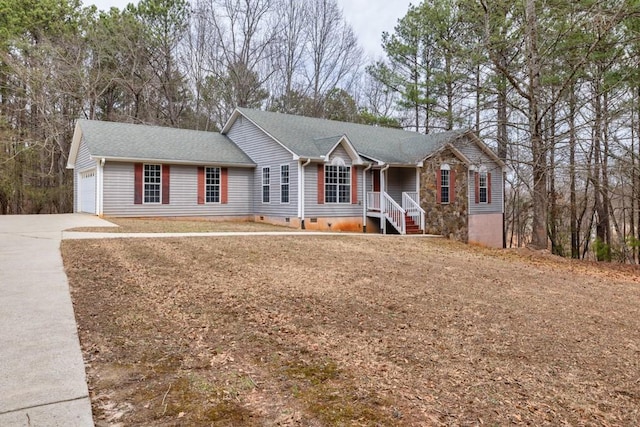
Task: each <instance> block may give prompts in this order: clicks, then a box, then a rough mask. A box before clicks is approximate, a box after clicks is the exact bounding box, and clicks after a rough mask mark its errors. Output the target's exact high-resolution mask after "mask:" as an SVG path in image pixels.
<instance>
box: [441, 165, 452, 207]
mask: <svg viewBox="0 0 640 427" xmlns="http://www.w3.org/2000/svg"><path fill="white" fill-rule="evenodd" d="M442 171H447V185H443V184H442ZM443 188H447V201H446V202H445V201H444V200H442V189H443ZM438 191H440V204H441V205H448V204H451V166H449V164H448V163H443V164H442V165H440V188H439V189H438Z"/></svg>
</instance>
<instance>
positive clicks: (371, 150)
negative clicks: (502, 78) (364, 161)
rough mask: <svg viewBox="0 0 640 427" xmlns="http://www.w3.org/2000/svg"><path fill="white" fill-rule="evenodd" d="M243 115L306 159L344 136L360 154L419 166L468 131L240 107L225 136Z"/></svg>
mask: <svg viewBox="0 0 640 427" xmlns="http://www.w3.org/2000/svg"><path fill="white" fill-rule="evenodd" d="M240 115H242V116H244V117H246V118H247V119H249V120H250V121H251V122H253V123H254V124H255V125H256V126H258V127H259V128H260V129H262V130H263V131H264V132H266V133H267V134H269V135H270V136H271V137H272V138H274V139H275V140H276V141H278V142H279V143H280V144H282V145H283V146H284V147H285V148H287V149H288V150H289V151H291V152H292V153H294V154H295V155H297V156H299V157H302V158H321V157H322V156H325V155H327V154H328V150H329V149H331V148H332V147H333V144H334V143H335V142H336V141H338V140H339V139H340V138H341V137H342V136H346V137H347V139H348V140H349V142H351V144H352V145H353V146H354V148H355V149H356V151H357V152H358V154H359V155H361V156H364V157H367V158H369V159H371V160H377V161H380V162H383V163H389V164H416V163H418V162H420V161H422V160H424V159H425V158H426V157H427V156H428V155H429V154H431V153H433V152H435V151H437V150H438V149H440V148H441V147H442V146H444V145H445V144H447V143H449V142H452V141H454V140H455V139H457V138H459V137H460V136H462V135H463V134H464V133H465V131H449V132H440V133H434V134H428V135H425V134H419V133H416V132H409V131H405V130H401V129H392V128H384V127H377V126H370V125H362V124H356V123H347V122H338V121H334V120H326V119H318V118H312V117H303V116H294V115H289V114H282V113H274V112H269V111H261V110H252V109H247V108H237V109H236V111H235V112H234V114H233V115H232V116H231V118H230V119H229V121H228V122H227V124H226V125H225V127H224V129H223V130H222V133H223V134H224V133H226V132H228V131H229V129H230V128H231V126H232V125H233V123H234V122H235V120H237V118H238V117H239V116H240Z"/></svg>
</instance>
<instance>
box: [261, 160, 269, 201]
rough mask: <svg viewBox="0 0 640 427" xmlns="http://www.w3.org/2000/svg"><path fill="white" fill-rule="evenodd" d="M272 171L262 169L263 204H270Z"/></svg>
mask: <svg viewBox="0 0 640 427" xmlns="http://www.w3.org/2000/svg"><path fill="white" fill-rule="evenodd" d="M270 181H271V177H270V171H269V168H262V203H269V193H270V192H271V187H270Z"/></svg>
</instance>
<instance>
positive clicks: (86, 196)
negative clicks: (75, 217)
mask: <svg viewBox="0 0 640 427" xmlns="http://www.w3.org/2000/svg"><path fill="white" fill-rule="evenodd" d="M79 197H80V212H86V213H92V214H94V213H96V170H95V169H92V170H90V171H86V172H82V173H81V174H80V194H79Z"/></svg>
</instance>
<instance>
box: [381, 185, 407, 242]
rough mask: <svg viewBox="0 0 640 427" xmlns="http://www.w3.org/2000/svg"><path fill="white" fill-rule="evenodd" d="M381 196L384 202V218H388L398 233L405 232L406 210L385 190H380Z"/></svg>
mask: <svg viewBox="0 0 640 427" xmlns="http://www.w3.org/2000/svg"><path fill="white" fill-rule="evenodd" d="M382 197H383V203H384V210H383V214H384V216H385V218H387V219H388V220H389V222H390V223H391V224H392V225H393V226H394V227H395V228H396V230H398V232H399V233H400V234H406V232H407V223H406V218H405V215H406V213H407V212H406V211H405V210H404V209H403V208H402V206H400V205H399V204H398V202H396V201H395V200H393V198H391V196H389V195H388V194H387V193H386V192H384V191H383V192H382Z"/></svg>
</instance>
